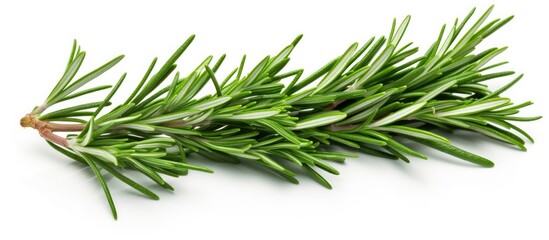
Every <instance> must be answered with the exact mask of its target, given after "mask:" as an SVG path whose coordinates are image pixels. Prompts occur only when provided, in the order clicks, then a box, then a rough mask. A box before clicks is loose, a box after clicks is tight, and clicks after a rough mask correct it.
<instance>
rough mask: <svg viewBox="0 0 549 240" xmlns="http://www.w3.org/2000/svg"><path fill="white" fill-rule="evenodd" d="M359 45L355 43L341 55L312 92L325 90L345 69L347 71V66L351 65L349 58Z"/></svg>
mask: <svg viewBox="0 0 549 240" xmlns="http://www.w3.org/2000/svg"><path fill="white" fill-rule="evenodd" d="M357 47H358V43H353V44H352V45H351V46H350V47H349V48H348V49H347V50H346V51H345V53H343V55H341V57H340V58H339V60H338V61H337V63H335V65H334V67H333V68H332V69H331V70H330V71H329V72H328V73H327V74H326V76H325V77H324V78H323V79H322V80H321V81H320V83H319V84H318V86H317V87H316V88H315V90H313V92H312V94H316V93H318V92H320V91H323V90H324V89H325V88H326V87H327V86H329V85H330V84H331V83H332V82H333V81H334V80H335V79H336V78H337V77H339V76H340V75H341V74H342V73H343V71H345V67H347V66H348V65H349V60H351V58H352V56H353V54H354V52H355V51H356V48H357Z"/></svg>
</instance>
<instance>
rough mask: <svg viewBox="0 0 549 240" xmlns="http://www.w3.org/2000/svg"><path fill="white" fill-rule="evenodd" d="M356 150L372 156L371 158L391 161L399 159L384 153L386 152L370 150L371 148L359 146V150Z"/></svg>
mask: <svg viewBox="0 0 549 240" xmlns="http://www.w3.org/2000/svg"><path fill="white" fill-rule="evenodd" d="M385 147H386V146H385ZM358 150H360V151H362V152H364V153H367V154H370V155H373V156H377V157H382V158H387V159H392V160H398V159H399V158H398V157H396V156H395V155H392V154H389V153H386V152H383V151H380V150H377V149H374V148H371V147H367V146H360V148H359V149H358Z"/></svg>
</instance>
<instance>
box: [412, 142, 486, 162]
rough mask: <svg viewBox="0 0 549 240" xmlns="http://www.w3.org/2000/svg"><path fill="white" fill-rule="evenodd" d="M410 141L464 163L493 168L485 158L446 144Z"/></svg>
mask: <svg viewBox="0 0 549 240" xmlns="http://www.w3.org/2000/svg"><path fill="white" fill-rule="evenodd" d="M411 139H412V140H414V141H416V142H418V143H421V144H423V145H426V146H428V147H431V148H434V149H436V150H439V151H441V152H444V153H447V154H450V155H452V156H454V157H458V158H461V159H463V160H465V161H469V162H472V163H474V164H478V165H480V166H483V167H493V166H494V163H493V162H492V161H490V160H488V159H486V158H483V157H481V156H478V155H476V154H473V153H470V152H467V151H465V150H463V149H461V148H458V147H456V146H453V145H451V144H448V143H442V142H432V141H428V140H423V139H417V138H411Z"/></svg>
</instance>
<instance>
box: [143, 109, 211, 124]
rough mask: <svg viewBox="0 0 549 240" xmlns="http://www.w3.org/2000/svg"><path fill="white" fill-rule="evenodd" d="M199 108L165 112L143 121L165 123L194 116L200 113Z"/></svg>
mask: <svg viewBox="0 0 549 240" xmlns="http://www.w3.org/2000/svg"><path fill="white" fill-rule="evenodd" d="M199 112H200V111H199V110H195V109H191V110H186V111H180V112H174V113H170V114H164V115H160V116H157V117H153V118H149V119H145V120H143V121H142V122H143V123H148V124H158V123H165V122H171V121H174V120H181V119H183V118H185V117H188V116H192V115H194V114H197V113H199Z"/></svg>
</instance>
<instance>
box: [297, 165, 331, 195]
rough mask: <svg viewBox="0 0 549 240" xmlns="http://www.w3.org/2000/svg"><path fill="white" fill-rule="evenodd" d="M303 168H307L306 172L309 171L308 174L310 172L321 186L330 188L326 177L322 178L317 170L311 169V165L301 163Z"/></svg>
mask: <svg viewBox="0 0 549 240" xmlns="http://www.w3.org/2000/svg"><path fill="white" fill-rule="evenodd" d="M303 168H305V170H307V172H309V174H311V175H312V176H313V177H314V178H315V179H316V180H317V181H318V183H320V184H322V186H324V187H326V188H327V189H332V185H330V183H329V182H328V181H326V179H324V177H322V176H321V175H320V174H319V173H318V172H316V171H315V170H313V168H311V166H309V165H307V164H305V165H303Z"/></svg>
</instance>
